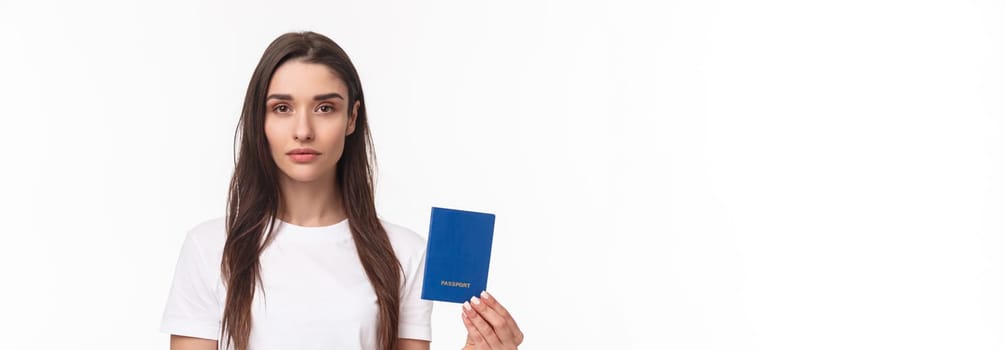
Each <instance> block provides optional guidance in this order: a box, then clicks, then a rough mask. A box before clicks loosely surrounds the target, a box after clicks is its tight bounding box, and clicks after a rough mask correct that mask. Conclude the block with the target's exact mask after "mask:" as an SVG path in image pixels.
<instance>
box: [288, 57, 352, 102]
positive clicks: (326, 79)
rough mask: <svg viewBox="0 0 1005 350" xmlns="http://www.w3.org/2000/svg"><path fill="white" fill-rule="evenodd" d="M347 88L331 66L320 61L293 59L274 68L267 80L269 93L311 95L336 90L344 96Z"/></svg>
mask: <svg viewBox="0 0 1005 350" xmlns="http://www.w3.org/2000/svg"><path fill="white" fill-rule="evenodd" d="M347 90H348V88H347V87H346V84H345V82H344V81H342V78H339V77H338V75H336V74H335V73H334V72H332V70H331V68H328V66H325V65H323V64H320V63H307V62H303V61H300V60H293V61H288V62H286V63H283V64H282V65H280V66H279V67H278V68H276V71H275V73H273V74H272V79H271V80H270V81H269V93H270V94H272V93H281V94H290V95H293V97H294V98H297V97H307V98H310V97H313V96H315V95H318V94H322V93H330V92H338V93H341V94H342V96H346V93H347Z"/></svg>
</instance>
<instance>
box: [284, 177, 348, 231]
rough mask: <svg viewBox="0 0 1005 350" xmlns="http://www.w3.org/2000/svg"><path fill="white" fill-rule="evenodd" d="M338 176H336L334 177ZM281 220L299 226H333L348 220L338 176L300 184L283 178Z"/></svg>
mask: <svg viewBox="0 0 1005 350" xmlns="http://www.w3.org/2000/svg"><path fill="white" fill-rule="evenodd" d="M333 175H334V174H333ZM279 190H280V193H281V198H282V200H280V205H279V214H278V215H279V218H280V219H282V220H283V221H285V222H288V223H291V224H294V225H298V226H329V225H334V224H337V223H339V222H341V221H342V220H344V219H345V218H346V213H345V208H344V206H343V205H342V193H341V192H340V191H339V188H338V185H336V184H335V180H334V176H331V177H322V178H321V179H318V180H316V181H313V182H299V181H295V180H293V179H291V178H289V177H286V176H282V178H281V179H280V181H279Z"/></svg>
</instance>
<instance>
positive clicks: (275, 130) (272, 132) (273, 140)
mask: <svg viewBox="0 0 1005 350" xmlns="http://www.w3.org/2000/svg"><path fill="white" fill-rule="evenodd" d="M280 129H281V128H280V125H279V123H276V122H275V120H273V119H272V118H266V119H265V141H266V142H267V143H268V144H269V149H272V146H273V145H276V144H278V141H279V135H280V134H281V132H280Z"/></svg>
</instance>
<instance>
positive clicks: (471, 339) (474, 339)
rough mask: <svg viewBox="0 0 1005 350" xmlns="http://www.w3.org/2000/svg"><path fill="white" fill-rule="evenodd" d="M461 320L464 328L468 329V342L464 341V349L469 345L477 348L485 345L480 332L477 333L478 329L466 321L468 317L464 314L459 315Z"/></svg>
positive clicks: (469, 321)
mask: <svg viewBox="0 0 1005 350" xmlns="http://www.w3.org/2000/svg"><path fill="white" fill-rule="evenodd" d="M461 320H463V321H464V328H467V329H468V340H467V341H466V344H465V348H467V346H469V345H470V346H478V345H481V344H485V338H484V337H482V334H481V332H478V329H477V328H475V325H474V323H471V320H469V319H468V315H467V314H466V313H464V312H462V313H461Z"/></svg>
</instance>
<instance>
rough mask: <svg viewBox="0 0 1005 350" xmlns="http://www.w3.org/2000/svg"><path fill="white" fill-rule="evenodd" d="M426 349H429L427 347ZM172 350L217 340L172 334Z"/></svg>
mask: <svg viewBox="0 0 1005 350" xmlns="http://www.w3.org/2000/svg"><path fill="white" fill-rule="evenodd" d="M426 349H427V350H428V349H429V347H428V346H426ZM171 350H216V340H212V339H202V338H194V337H186V336H181V335H174V334H172V335H171Z"/></svg>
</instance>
